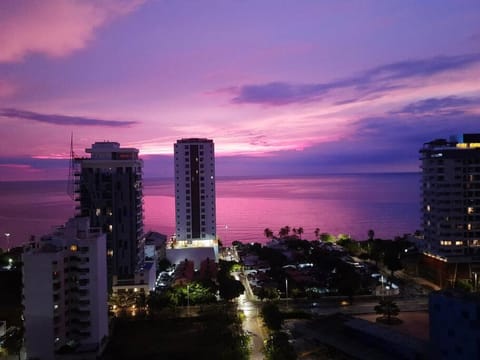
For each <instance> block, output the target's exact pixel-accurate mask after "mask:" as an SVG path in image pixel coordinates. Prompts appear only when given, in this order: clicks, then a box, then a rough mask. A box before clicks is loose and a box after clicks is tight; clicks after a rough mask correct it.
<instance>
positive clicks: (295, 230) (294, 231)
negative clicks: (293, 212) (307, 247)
mask: <svg viewBox="0 0 480 360" xmlns="http://www.w3.org/2000/svg"><path fill="white" fill-rule="evenodd" d="M292 233H293V235H294V236H297V228H293V229H292Z"/></svg>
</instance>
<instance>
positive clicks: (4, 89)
mask: <svg viewBox="0 0 480 360" xmlns="http://www.w3.org/2000/svg"><path fill="white" fill-rule="evenodd" d="M0 36H1V35H0ZM0 56H1V54H0ZM16 90H17V88H16V86H15V85H13V84H12V83H10V82H8V81H5V80H1V79H0V98H2V97H7V96H10V95H13V94H14V93H15V92H16Z"/></svg>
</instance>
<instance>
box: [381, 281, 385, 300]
mask: <svg viewBox="0 0 480 360" xmlns="http://www.w3.org/2000/svg"><path fill="white" fill-rule="evenodd" d="M380 282H381V283H382V300H384V299H385V289H384V287H383V286H384V285H383V275H381V276H380Z"/></svg>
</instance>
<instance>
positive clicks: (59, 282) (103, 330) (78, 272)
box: [23, 218, 108, 359]
mask: <svg viewBox="0 0 480 360" xmlns="http://www.w3.org/2000/svg"><path fill="white" fill-rule="evenodd" d="M23 263H24V266H23V286H24V287H23V296H24V300H23V306H24V313H23V315H24V318H25V320H24V326H25V346H26V352H27V358H28V359H59V358H69V357H75V356H80V355H81V358H82V359H83V358H85V359H89V358H93V359H95V358H96V356H97V355H98V354H99V353H100V352H101V351H102V349H103V346H104V345H105V343H106V339H107V336H108V308H107V293H108V289H107V276H106V238H105V234H103V233H102V232H101V231H100V229H98V228H91V227H90V224H89V219H88V218H74V219H71V220H69V221H68V222H67V224H66V225H65V226H63V227H59V228H57V229H56V231H55V232H54V233H53V234H51V235H48V236H44V237H42V239H41V240H40V241H39V242H37V243H33V244H30V245H29V246H28V247H26V248H25V250H24V254H23Z"/></svg>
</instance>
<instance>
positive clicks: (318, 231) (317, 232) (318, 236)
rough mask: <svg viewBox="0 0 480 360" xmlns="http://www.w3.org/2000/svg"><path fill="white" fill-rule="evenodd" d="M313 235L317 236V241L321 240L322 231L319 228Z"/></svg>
mask: <svg viewBox="0 0 480 360" xmlns="http://www.w3.org/2000/svg"><path fill="white" fill-rule="evenodd" d="M313 233H314V234H315V240H320V229H319V228H318V227H317V228H316V229H315V231H314V232H313Z"/></svg>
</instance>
